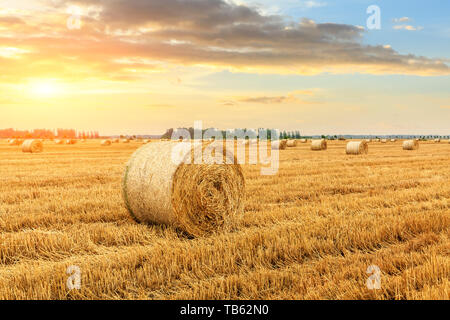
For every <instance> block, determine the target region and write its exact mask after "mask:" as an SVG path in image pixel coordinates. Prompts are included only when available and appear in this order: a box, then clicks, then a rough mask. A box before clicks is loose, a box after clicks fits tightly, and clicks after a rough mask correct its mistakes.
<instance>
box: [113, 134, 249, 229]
mask: <svg viewBox="0 0 450 320" xmlns="http://www.w3.org/2000/svg"><path fill="white" fill-rule="evenodd" d="M192 145H193V147H192ZM206 145H207V144H198V143H196V144H191V143H185V144H173V143H171V142H156V143H149V144H146V145H144V146H142V147H141V148H139V149H138V150H137V151H136V152H135V153H134V154H133V156H132V157H131V159H130V161H129V162H128V164H127V167H126V170H125V174H124V178H123V184H122V186H123V197H124V201H125V204H126V207H127V209H128V210H129V212H130V214H131V215H132V216H133V217H134V218H135V220H136V221H138V222H145V223H158V224H166V225H171V226H175V227H177V228H179V229H181V230H183V231H185V232H187V233H188V234H191V235H194V236H201V235H205V234H210V233H213V232H214V231H217V230H220V229H224V228H227V227H229V226H230V225H231V224H232V223H233V219H234V218H235V217H236V216H237V215H238V214H241V213H242V212H243V202H244V199H245V180H244V175H243V173H242V169H241V167H240V165H239V164H237V161H236V159H235V158H234V157H233V155H232V154H231V153H227V152H224V153H223V158H224V161H225V160H227V159H228V161H229V160H231V161H232V162H233V163H234V164H229V165H228V164H211V163H200V164H187V163H186V161H185V160H186V159H189V158H190V160H191V163H194V161H192V160H194V159H193V154H195V152H199V151H200V152H201V151H202V150H204V148H205V146H206ZM173 148H177V149H176V150H177V151H176V155H177V156H176V158H177V159H179V160H176V159H174V158H173V156H172V150H173ZM181 159H183V161H180V160H181Z"/></svg>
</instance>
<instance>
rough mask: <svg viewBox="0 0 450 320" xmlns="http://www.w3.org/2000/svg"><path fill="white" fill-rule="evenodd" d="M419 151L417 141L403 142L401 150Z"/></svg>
mask: <svg viewBox="0 0 450 320" xmlns="http://www.w3.org/2000/svg"><path fill="white" fill-rule="evenodd" d="M417 149H419V141H418V140H415V139H414V140H406V141H403V150H417Z"/></svg>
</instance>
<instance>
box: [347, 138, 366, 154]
mask: <svg viewBox="0 0 450 320" xmlns="http://www.w3.org/2000/svg"><path fill="white" fill-rule="evenodd" d="M346 153H347V154H367V153H369V145H368V144H367V141H365V140H364V141H350V142H349V143H347V148H346Z"/></svg>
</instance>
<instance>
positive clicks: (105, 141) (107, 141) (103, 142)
mask: <svg viewBox="0 0 450 320" xmlns="http://www.w3.org/2000/svg"><path fill="white" fill-rule="evenodd" d="M111 143H112V142H111V140H109V139H106V140H102V142H101V143H100V145H101V146H102V147H108V146H110V145H111Z"/></svg>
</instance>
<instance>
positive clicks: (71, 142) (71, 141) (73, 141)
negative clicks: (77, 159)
mask: <svg viewBox="0 0 450 320" xmlns="http://www.w3.org/2000/svg"><path fill="white" fill-rule="evenodd" d="M76 143H77V140H75V139H67V140H66V144H76Z"/></svg>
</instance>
